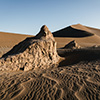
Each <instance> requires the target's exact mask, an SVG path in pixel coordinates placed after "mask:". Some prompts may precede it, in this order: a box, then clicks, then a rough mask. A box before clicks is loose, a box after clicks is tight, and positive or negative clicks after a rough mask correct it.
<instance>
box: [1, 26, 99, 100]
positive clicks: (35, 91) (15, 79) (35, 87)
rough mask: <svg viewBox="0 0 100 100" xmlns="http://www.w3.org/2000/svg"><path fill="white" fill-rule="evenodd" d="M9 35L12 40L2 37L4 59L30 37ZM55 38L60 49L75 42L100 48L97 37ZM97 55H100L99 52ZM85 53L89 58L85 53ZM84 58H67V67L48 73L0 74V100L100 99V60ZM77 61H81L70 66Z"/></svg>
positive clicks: (83, 54) (90, 55) (42, 71)
mask: <svg viewBox="0 0 100 100" xmlns="http://www.w3.org/2000/svg"><path fill="white" fill-rule="evenodd" d="M77 27H78V26H77ZM78 28H80V27H78ZM89 30H90V28H89ZM86 31H87V30H86ZM91 31H92V30H91ZM95 31H96V30H95ZM98 31H99V30H98ZM0 35H1V33H0ZM6 35H8V37H7V38H6V39H5V37H6V36H4V37H3V38H2V40H1V36H0V54H1V55H0V56H2V54H4V53H5V52H7V51H8V50H10V49H11V48H12V47H13V45H15V44H17V43H18V42H19V41H21V40H23V39H25V38H26V37H27V36H26V35H25V36H24V35H17V36H18V37H17V36H15V34H14V35H13V38H12V37H10V34H7V33H6ZM2 36H3V35H2ZM21 36H22V37H21ZM9 37H10V39H9ZM14 38H15V39H14ZM55 39H56V41H57V44H58V45H57V47H58V48H61V47H63V46H65V45H66V44H67V43H68V42H69V41H71V40H76V42H77V43H78V44H79V45H81V46H82V47H90V46H93V45H100V37H99V35H97V34H96V35H93V36H90V37H84V38H66V37H62V38H60V37H56V38H55ZM8 41H10V42H9V43H8ZM95 53H96V55H98V54H99V55H100V53H99V52H98V51H96V52H95ZM95 53H90V54H89V56H88V57H90V58H91V57H92V54H93V55H95ZM81 54H82V56H85V57H86V54H85V53H83V52H82V53H81ZM82 56H81V55H78V56H75V55H74V54H73V55H71V56H66V55H65V56H64V59H65V62H64V64H61V65H60V66H59V67H56V68H49V69H46V70H39V69H37V70H32V71H26V72H24V71H16V72H14V71H12V72H0V100H29V99H30V100H100V60H99V59H94V60H87V59H86V60H84V59H81V58H82ZM75 59H81V60H80V61H78V62H77V63H73V64H72V63H70V64H69V63H68V64H67V62H73V60H75Z"/></svg>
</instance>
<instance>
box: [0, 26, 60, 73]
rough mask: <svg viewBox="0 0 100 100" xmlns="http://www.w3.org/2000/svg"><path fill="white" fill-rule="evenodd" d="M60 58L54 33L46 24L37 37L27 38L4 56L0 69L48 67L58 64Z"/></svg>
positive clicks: (0, 61)
mask: <svg viewBox="0 0 100 100" xmlns="http://www.w3.org/2000/svg"><path fill="white" fill-rule="evenodd" d="M58 60H59V56H58V54H57V52H56V42H55V40H54V38H53V35H52V33H51V32H50V31H49V29H48V28H47V26H45V25H44V26H42V28H41V30H40V32H39V33H38V34H37V35H36V36H35V37H29V38H26V39H25V40H24V41H22V42H20V43H19V44H18V45H16V46H14V47H13V48H12V49H11V50H10V51H9V52H7V53H6V54H4V55H3V56H2V58H1V59H0V70H1V71H5V70H8V71H12V70H13V71H17V70H24V71H28V70H31V69H36V68H40V69H46V68H48V67H50V66H53V65H56V64H57V62H58Z"/></svg>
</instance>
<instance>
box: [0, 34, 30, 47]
mask: <svg viewBox="0 0 100 100" xmlns="http://www.w3.org/2000/svg"><path fill="white" fill-rule="evenodd" d="M26 37H30V35H22V34H15V33H7V32H0V47H12V46H14V45H15V44H17V43H19V42H20V41H22V40H24V39H25V38H26Z"/></svg>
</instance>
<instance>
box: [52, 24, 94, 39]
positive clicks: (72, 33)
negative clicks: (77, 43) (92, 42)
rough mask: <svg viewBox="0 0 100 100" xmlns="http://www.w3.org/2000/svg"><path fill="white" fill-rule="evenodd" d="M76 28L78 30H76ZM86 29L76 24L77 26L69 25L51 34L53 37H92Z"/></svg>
mask: <svg viewBox="0 0 100 100" xmlns="http://www.w3.org/2000/svg"><path fill="white" fill-rule="evenodd" d="M77 27H78V28H77ZM87 30H89V29H88V28H86V27H84V26H82V25H80V24H78V25H71V26H68V27H66V28H63V29H61V30H58V31H55V32H53V35H54V37H74V38H77V37H88V36H93V35H94V34H93V33H91V31H87Z"/></svg>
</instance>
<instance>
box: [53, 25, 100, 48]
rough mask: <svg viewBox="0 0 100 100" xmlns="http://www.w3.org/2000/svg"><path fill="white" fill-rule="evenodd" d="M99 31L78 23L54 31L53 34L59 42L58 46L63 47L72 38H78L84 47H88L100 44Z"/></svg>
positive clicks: (77, 40)
mask: <svg viewBox="0 0 100 100" xmlns="http://www.w3.org/2000/svg"><path fill="white" fill-rule="evenodd" d="M99 33H100V30H99V29H95V28H91V27H86V26H83V25H81V24H76V25H71V26H69V27H66V28H64V29H61V30H58V31H56V32H53V35H54V37H55V39H56V41H57V43H58V44H57V47H58V48H60V47H63V46H64V45H66V44H67V43H68V42H70V41H72V40H76V42H77V43H78V44H80V45H81V46H82V47H87V46H93V45H100V35H99Z"/></svg>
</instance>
